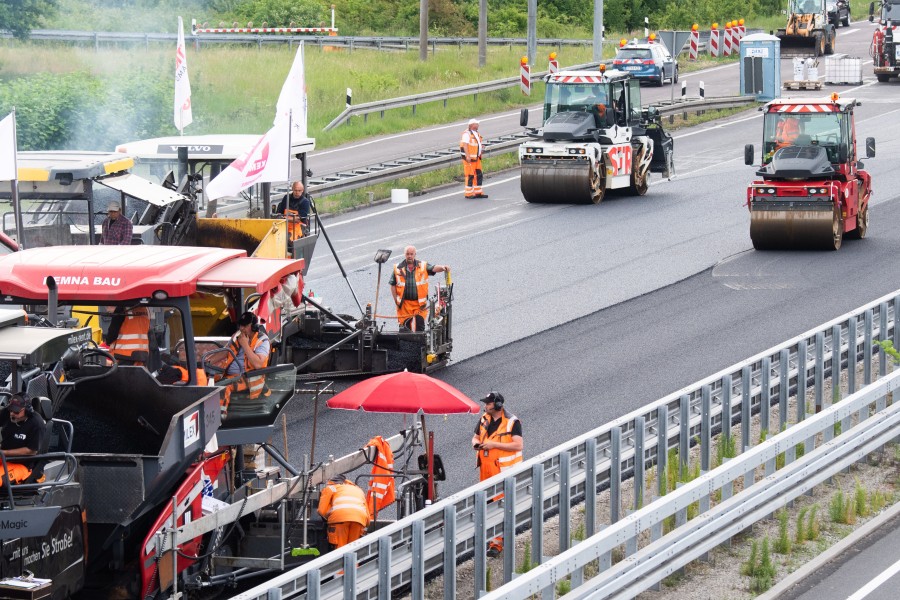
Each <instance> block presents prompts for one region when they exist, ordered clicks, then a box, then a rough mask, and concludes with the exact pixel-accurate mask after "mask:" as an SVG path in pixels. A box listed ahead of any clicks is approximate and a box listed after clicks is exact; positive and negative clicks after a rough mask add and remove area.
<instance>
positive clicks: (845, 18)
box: [841, 10, 850, 27]
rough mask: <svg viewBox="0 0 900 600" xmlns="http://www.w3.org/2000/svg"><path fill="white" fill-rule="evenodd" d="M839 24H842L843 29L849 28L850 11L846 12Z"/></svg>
mask: <svg viewBox="0 0 900 600" xmlns="http://www.w3.org/2000/svg"><path fill="white" fill-rule="evenodd" d="M841 23H843V24H844V27H850V11H849V10H848V11H847V16H846V17H844V18H843V19H842V20H841Z"/></svg>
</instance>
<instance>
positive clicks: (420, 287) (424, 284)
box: [388, 246, 450, 331]
mask: <svg viewBox="0 0 900 600" xmlns="http://www.w3.org/2000/svg"><path fill="white" fill-rule="evenodd" d="M403 254H404V256H405V257H406V259H405V260H404V261H403V262H400V263H397V265H396V266H395V267H394V272H393V273H392V274H391V278H390V279H389V280H388V283H389V284H390V285H391V287H393V290H394V302H395V303H396V304H397V321H398V322H399V323H400V325H401V326H403V327H406V328H407V329H411V330H412V331H424V329H425V318H426V317H427V316H428V277H429V276H431V275H434V274H435V273H443V272H444V271H449V270H450V267H448V266H447V265H430V264H428V263H427V262H425V261H424V260H416V248H415V246H407V247H406V249H405V250H404V251H403Z"/></svg>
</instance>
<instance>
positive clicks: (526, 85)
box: [519, 56, 531, 96]
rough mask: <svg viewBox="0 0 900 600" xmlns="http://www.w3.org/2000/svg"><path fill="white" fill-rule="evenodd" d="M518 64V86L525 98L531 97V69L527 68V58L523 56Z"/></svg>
mask: <svg viewBox="0 0 900 600" xmlns="http://www.w3.org/2000/svg"><path fill="white" fill-rule="evenodd" d="M519 62H520V65H521V67H520V69H519V86H520V87H521V88H522V93H523V94H525V95H526V96H530V95H531V67H529V66H528V57H525V56H523V57H522V60H521V61H519Z"/></svg>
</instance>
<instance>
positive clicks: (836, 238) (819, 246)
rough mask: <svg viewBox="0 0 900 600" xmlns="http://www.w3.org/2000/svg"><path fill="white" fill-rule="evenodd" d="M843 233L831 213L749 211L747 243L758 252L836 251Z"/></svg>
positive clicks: (812, 211)
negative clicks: (748, 237) (748, 236)
mask: <svg viewBox="0 0 900 600" xmlns="http://www.w3.org/2000/svg"><path fill="white" fill-rule="evenodd" d="M843 233H844V232H843V228H842V226H841V220H840V218H839V217H838V215H837V212H836V211H834V210H821V209H817V210H809V209H792V208H788V207H780V208H778V207H771V208H766V209H764V210H757V209H752V210H751V211H750V239H751V240H752V241H753V247H754V248H756V249H757V250H777V249H784V250H799V249H809V250H837V249H838V248H840V247H841V239H842V237H843Z"/></svg>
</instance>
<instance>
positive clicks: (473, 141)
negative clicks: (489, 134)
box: [459, 129, 484, 161]
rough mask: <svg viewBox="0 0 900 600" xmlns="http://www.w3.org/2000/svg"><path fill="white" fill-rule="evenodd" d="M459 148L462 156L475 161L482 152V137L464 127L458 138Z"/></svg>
mask: <svg viewBox="0 0 900 600" xmlns="http://www.w3.org/2000/svg"><path fill="white" fill-rule="evenodd" d="M459 148H460V150H461V151H462V154H463V156H465V157H466V158H468V159H469V160H471V161H476V160H478V159H480V158H481V155H482V154H483V153H484V138H483V137H481V134H480V133H478V132H477V131H473V130H471V129H466V130H465V131H463V134H462V138H461V139H460V140H459Z"/></svg>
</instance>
